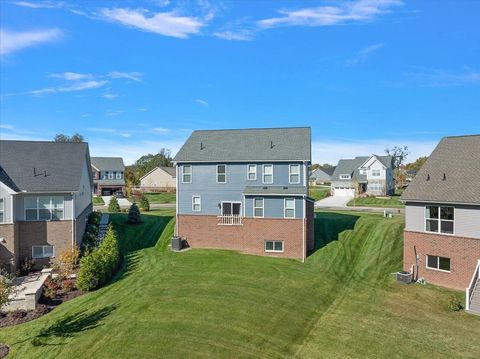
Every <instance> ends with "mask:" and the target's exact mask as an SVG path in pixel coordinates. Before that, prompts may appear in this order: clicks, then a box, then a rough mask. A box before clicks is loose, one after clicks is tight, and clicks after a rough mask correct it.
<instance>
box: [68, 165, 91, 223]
mask: <svg viewBox="0 0 480 359" xmlns="http://www.w3.org/2000/svg"><path fill="white" fill-rule="evenodd" d="M91 204H92V188H91V182H90V174H89V171H88V166H87V162H85V163H84V165H83V171H82V178H81V179H80V186H79V189H78V192H77V193H76V194H75V217H78V216H80V215H81V213H82V212H83V211H84V210H85V209H86V208H87V207H88V206H90V205H91ZM70 216H71V215H70Z"/></svg>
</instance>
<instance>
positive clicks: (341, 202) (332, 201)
mask: <svg viewBox="0 0 480 359" xmlns="http://www.w3.org/2000/svg"><path fill="white" fill-rule="evenodd" d="M352 198H353V197H342V196H330V197H327V198H324V199H321V200H320V201H317V202H315V207H316V208H329V207H346V206H347V203H348V202H350V200H351V199H352Z"/></svg>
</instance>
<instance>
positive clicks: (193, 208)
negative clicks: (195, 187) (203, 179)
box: [192, 195, 202, 212]
mask: <svg viewBox="0 0 480 359" xmlns="http://www.w3.org/2000/svg"><path fill="white" fill-rule="evenodd" d="M195 198H198V199H199V200H200V201H199V204H200V208H199V209H198V210H197V209H195V206H194V204H195V202H194V200H195ZM201 211H202V196H196V195H195V196H192V212H201Z"/></svg>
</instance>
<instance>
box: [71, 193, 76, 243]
mask: <svg viewBox="0 0 480 359" xmlns="http://www.w3.org/2000/svg"><path fill="white" fill-rule="evenodd" d="M75 245H76V241H75V193H74V192H72V251H74V250H75Z"/></svg>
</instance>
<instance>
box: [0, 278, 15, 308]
mask: <svg viewBox="0 0 480 359" xmlns="http://www.w3.org/2000/svg"><path fill="white" fill-rule="evenodd" d="M14 279H15V278H14V276H13V275H12V274H10V273H8V272H7V271H5V270H3V269H0V310H1V309H2V307H3V306H4V305H5V304H7V303H8V302H9V299H8V297H9V296H10V294H12V293H13V292H14V291H15V290H14V285H13V284H14Z"/></svg>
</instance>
